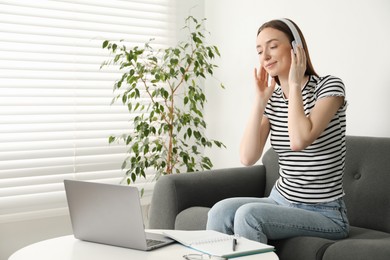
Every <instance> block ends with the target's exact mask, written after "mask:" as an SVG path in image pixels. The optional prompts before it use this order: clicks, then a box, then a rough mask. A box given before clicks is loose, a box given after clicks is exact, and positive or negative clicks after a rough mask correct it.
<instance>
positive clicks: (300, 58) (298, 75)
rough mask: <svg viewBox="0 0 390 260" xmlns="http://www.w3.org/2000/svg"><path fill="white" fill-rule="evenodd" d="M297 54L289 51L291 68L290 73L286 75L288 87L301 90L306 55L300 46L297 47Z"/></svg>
mask: <svg viewBox="0 0 390 260" xmlns="http://www.w3.org/2000/svg"><path fill="white" fill-rule="evenodd" d="M296 50H297V53H294V50H293V49H291V66H290V73H289V75H288V85H289V87H297V88H299V89H300V88H301V87H302V85H303V79H304V76H305V71H306V54H305V51H304V50H303V48H302V46H300V45H298V46H297V48H296Z"/></svg>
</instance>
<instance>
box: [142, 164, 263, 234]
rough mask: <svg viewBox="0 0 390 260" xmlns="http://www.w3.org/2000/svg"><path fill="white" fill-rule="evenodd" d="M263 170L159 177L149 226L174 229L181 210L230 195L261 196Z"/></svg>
mask: <svg viewBox="0 0 390 260" xmlns="http://www.w3.org/2000/svg"><path fill="white" fill-rule="evenodd" d="M265 184H266V173H265V167H264V166H263V165H256V166H251V167H238V168H227V169H218V170H210V171H204V172H195V173H182V174H172V175H165V176H162V177H161V178H160V179H159V180H158V181H157V183H156V185H155V187H154V192H153V197H152V202H151V207H150V212H149V228H153V229H174V225H175V219H176V216H177V214H179V213H180V212H181V211H183V210H184V209H187V208H190V207H194V206H200V207H209V208H210V207H212V206H213V205H214V204H215V203H216V202H218V201H220V200H222V199H225V198H230V197H263V196H264V190H265Z"/></svg>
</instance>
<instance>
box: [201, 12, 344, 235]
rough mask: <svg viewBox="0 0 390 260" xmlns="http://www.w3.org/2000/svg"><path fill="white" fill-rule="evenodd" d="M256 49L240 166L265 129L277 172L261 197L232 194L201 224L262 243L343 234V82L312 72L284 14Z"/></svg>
mask: <svg viewBox="0 0 390 260" xmlns="http://www.w3.org/2000/svg"><path fill="white" fill-rule="evenodd" d="M296 43H301V44H298V46H294V45H295V44H296ZM292 47H294V49H295V51H294V50H293V49H292ZM256 49H257V52H258V55H259V59H260V68H259V70H257V69H255V70H254V77H255V82H256V97H255V102H254V106H253V109H252V113H251V115H250V118H249V122H248V124H247V126H246V129H245V131H244V135H243V138H242V141H241V146H240V157H241V162H242V163H243V164H244V165H247V166H248V165H253V164H254V163H256V162H257V161H258V160H259V158H260V157H261V155H262V152H263V149H264V145H265V143H266V140H267V139H268V137H269V135H270V141H271V145H272V147H273V148H274V150H275V151H276V152H277V153H278V155H279V174H280V177H279V179H278V180H277V181H276V183H275V185H274V188H273V190H272V192H271V194H270V196H269V197H267V198H231V199H226V200H223V201H220V202H219V203H217V204H216V205H214V206H213V207H212V209H211V210H210V212H209V216H208V223H207V228H208V229H213V230H217V231H220V232H224V233H228V234H236V235H240V236H244V237H247V238H249V239H252V240H256V241H259V242H262V243H267V241H268V239H272V240H274V239H283V238H290V237H295V236H317V237H323V238H329V239H341V238H344V237H346V236H347V235H348V231H349V223H348V220H347V217H346V208H345V204H344V201H343V198H342V197H343V195H344V192H343V188H342V177H343V173H344V162H345V126H346V125H345V109H346V101H345V99H344V97H345V89H344V84H343V82H342V81H341V80H340V79H339V78H336V77H333V76H326V77H319V76H318V75H317V74H316V72H315V70H314V68H313V66H312V64H311V61H310V56H309V53H308V49H307V46H306V42H305V39H304V37H303V35H302V33H301V31H300V29H299V28H298V27H297V26H296V25H295V23H293V22H292V21H290V20H287V19H280V20H272V21H269V22H267V23H265V24H263V25H262V26H261V27H260V28H259V30H258V33H257V40H256ZM269 77H272V80H271V82H269V80H268V78H269Z"/></svg>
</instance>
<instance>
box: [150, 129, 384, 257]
mask: <svg viewBox="0 0 390 260" xmlns="http://www.w3.org/2000/svg"><path fill="white" fill-rule="evenodd" d="M277 160H278V158H277V155H276V153H275V152H274V151H273V150H272V149H270V150H268V151H267V152H266V153H265V154H264V156H263V159H262V163H263V164H262V165H256V166H252V167H239V168H229V169H219V170H211V171H207V172H198V173H186V174H176V175H169V176H163V177H161V178H160V179H159V180H158V182H157V183H156V186H155V190H154V194H153V198H152V203H151V208H150V212H149V213H150V215H149V227H150V228H155V229H184V230H196V229H205V227H206V222H207V212H208V210H209V208H210V207H212V206H213V205H214V204H215V203H216V202H217V201H219V200H222V199H224V198H228V197H238V196H254V197H263V196H267V195H268V194H269V192H270V190H271V188H272V186H273V184H274V183H275V181H276V179H277V178H278V161H277ZM344 189H345V192H346V195H345V203H346V205H347V210H348V217H349V220H350V224H351V231H350V235H349V237H348V238H346V239H343V240H337V241H335V240H329V239H323V238H316V237H295V238H291V239H284V240H277V241H270V244H272V245H274V246H275V248H276V253H277V255H278V256H279V258H280V259H295V260H305V259H308V260H309V259H326V260H337V259H343V260H348V259H351V260H359V259H362V260H363V259H364V260H366V259H379V260H382V259H383V260H384V259H387V260H388V259H390V138H380V137H362V136H347V156H346V171H345V176H344Z"/></svg>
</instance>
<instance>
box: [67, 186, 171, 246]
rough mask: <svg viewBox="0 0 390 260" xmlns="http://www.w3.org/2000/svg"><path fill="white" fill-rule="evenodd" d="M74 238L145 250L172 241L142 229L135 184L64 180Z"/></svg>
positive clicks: (137, 192) (142, 224)
mask: <svg viewBox="0 0 390 260" xmlns="http://www.w3.org/2000/svg"><path fill="white" fill-rule="evenodd" d="M64 185H65V192H66V198H67V201H68V206H69V213H70V219H71V223H72V228H73V233H74V236H75V238H77V239H80V240H84V241H89V242H95V243H101V244H107V245H112V246H119V247H126V248H131V249H138V250H143V251H149V250H152V249H155V248H159V247H162V246H165V245H168V244H171V243H173V242H174V241H173V240H172V239H169V238H167V237H165V236H163V235H161V234H154V233H147V232H145V227H144V222H143V217H142V211H141V204H140V198H139V191H138V189H137V188H136V187H131V186H124V185H113V184H104V183H96V182H86V181H76V180H64Z"/></svg>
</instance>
